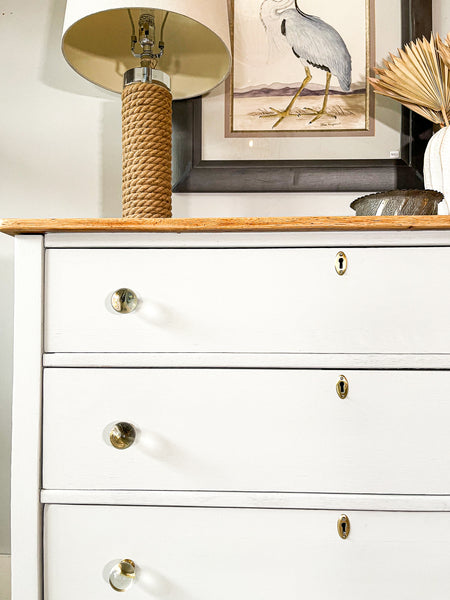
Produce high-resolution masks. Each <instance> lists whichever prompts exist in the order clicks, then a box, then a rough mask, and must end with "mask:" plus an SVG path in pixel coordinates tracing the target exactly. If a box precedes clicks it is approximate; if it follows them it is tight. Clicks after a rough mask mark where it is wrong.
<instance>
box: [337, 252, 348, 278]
mask: <svg viewBox="0 0 450 600" xmlns="http://www.w3.org/2000/svg"><path fill="white" fill-rule="evenodd" d="M334 268H335V269H336V273H337V274H338V275H343V274H344V273H345V271H346V270H347V256H346V255H345V252H338V253H337V254H336V262H335V263H334Z"/></svg>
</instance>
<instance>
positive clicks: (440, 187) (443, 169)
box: [423, 127, 450, 215]
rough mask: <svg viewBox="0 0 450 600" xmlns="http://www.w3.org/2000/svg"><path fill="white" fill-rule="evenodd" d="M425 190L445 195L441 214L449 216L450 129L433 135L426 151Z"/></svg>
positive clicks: (440, 207)
mask: <svg viewBox="0 0 450 600" xmlns="http://www.w3.org/2000/svg"><path fill="white" fill-rule="evenodd" d="M423 178H424V183H425V189H427V190H435V191H436V192H442V194H444V201H443V202H440V203H439V214H440V215H442V214H443V215H447V214H449V204H450V127H442V129H440V130H439V131H438V132H437V133H435V134H434V135H433V137H432V138H431V140H430V141H429V142H428V145H427V149H426V150H425V156H424V163H423Z"/></svg>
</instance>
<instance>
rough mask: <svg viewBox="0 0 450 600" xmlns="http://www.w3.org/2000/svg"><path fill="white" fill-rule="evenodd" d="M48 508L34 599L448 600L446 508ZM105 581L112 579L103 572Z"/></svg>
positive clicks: (449, 534) (448, 520) (449, 519)
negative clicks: (40, 581) (345, 531)
mask: <svg viewBox="0 0 450 600" xmlns="http://www.w3.org/2000/svg"><path fill="white" fill-rule="evenodd" d="M347 516H348V517H349V519H350V525H351V529H350V534H349V537H348V538H347V539H346V540H343V539H341V538H340V537H339V535H338V533H337V521H338V519H339V518H340V517H341V513H339V512H336V511H321V510H312V511H303V510H277V509H275V510H265V509H214V508H204V509H200V508H156V507H84V506H48V507H47V508H46V512H45V519H44V524H45V533H44V546H45V569H44V585H45V598H46V600H61V598H64V600H79V599H80V598H95V599H96V600H103V599H105V600H106V599H109V598H113V597H115V595H114V594H115V592H114V590H113V589H112V588H111V585H110V582H109V579H110V573H111V571H112V569H114V566H115V565H117V564H118V563H120V561H121V560H123V559H129V560H131V561H133V562H134V564H135V572H136V577H135V578H134V580H132V579H131V578H128V579H127V580H125V585H126V584H127V583H128V584H129V583H130V581H131V589H130V590H129V592H130V594H131V595H130V597H132V598H134V599H135V600H144V599H145V600H147V599H148V598H150V597H151V598H173V599H176V600H188V599H194V598H195V600H211V599H212V598H214V600H229V599H230V598H233V599H235V600H273V599H274V598H283V599H285V600H298V598H308V600H324V599H325V598H333V600H348V599H350V598H351V599H356V598H364V599H365V600H379V599H380V598H383V599H385V600H423V599H424V598H432V599H433V600H448V598H449V597H450V579H449V577H448V569H449V565H450V515H449V514H448V513H413V512H411V513H390V512H366V511H360V512H358V511H356V512H349V513H347ZM112 581H113V584H114V583H115V584H118V583H119V581H118V580H117V579H115V578H114V577H113V579H112Z"/></svg>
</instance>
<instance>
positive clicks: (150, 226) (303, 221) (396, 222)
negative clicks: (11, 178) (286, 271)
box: [0, 215, 450, 235]
mask: <svg viewBox="0 0 450 600" xmlns="http://www.w3.org/2000/svg"><path fill="white" fill-rule="evenodd" d="M439 229H450V216H441V215H436V216H414V217H412V216H409V217H403V216H402V217H254V218H244V217H239V218H207V219H202V218H196V219H123V218H114V219H2V220H0V232H2V233H7V234H9V235H17V234H24V233H58V232H65V233H68V232H73V233H86V232H97V233H98V232H107V233H112V232H123V233H126V232H133V231H136V232H141V233H143V232H155V233H156V232H172V233H176V232H201V231H208V232H226V231H381V230H439Z"/></svg>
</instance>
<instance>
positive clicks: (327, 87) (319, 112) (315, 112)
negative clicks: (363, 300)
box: [305, 71, 331, 124]
mask: <svg viewBox="0 0 450 600" xmlns="http://www.w3.org/2000/svg"><path fill="white" fill-rule="evenodd" d="M330 81H331V73H330V71H327V83H326V85H325V96H324V99H323V104H322V108H321V109H320V110H313V109H311V108H307V109H305V110H308V111H309V113H308V114H310V115H316V116H315V117H314V119H311V121H310V122H309V123H310V124H311V123H314V121H317V119H319V118H320V117H321V116H322V115H324V114H325V113H326V111H327V104H328V94H329V92H330Z"/></svg>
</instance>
